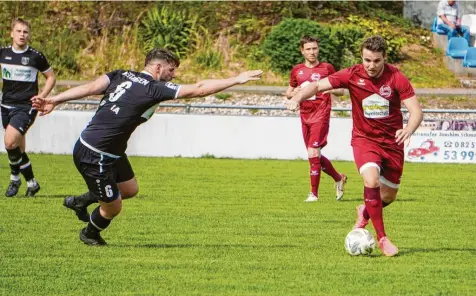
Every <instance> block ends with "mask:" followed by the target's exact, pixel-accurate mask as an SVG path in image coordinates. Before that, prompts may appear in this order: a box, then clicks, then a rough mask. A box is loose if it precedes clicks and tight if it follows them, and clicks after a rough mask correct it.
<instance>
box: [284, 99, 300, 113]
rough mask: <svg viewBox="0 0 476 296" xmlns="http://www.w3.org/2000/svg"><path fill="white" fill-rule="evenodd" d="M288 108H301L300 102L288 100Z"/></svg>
mask: <svg viewBox="0 0 476 296" xmlns="http://www.w3.org/2000/svg"><path fill="white" fill-rule="evenodd" d="M286 109H288V110H290V111H297V110H299V103H298V102H296V101H295V100H293V99H291V100H288V101H287V102H286Z"/></svg>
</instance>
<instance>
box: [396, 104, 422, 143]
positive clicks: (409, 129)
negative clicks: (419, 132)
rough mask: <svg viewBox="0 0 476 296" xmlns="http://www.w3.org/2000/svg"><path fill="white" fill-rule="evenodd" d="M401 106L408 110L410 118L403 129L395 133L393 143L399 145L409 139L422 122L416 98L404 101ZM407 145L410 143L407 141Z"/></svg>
mask: <svg viewBox="0 0 476 296" xmlns="http://www.w3.org/2000/svg"><path fill="white" fill-rule="evenodd" d="M403 104H404V105H405V107H406V108H407V109H408V112H409V113H410V117H409V118H408V123H407V125H406V126H405V128H403V129H399V130H398V131H397V132H396V133H395V142H397V144H399V145H400V144H402V143H404V142H405V141H406V140H409V139H410V137H411V136H412V134H413V133H414V132H415V131H416V129H417V128H418V127H419V126H420V124H421V121H422V120H423V111H422V110H421V106H420V102H419V101H418V99H417V98H416V96H413V97H411V98H408V99H406V100H404V101H403ZM409 143H410V142H409V141H408V142H407V145H408V144H409Z"/></svg>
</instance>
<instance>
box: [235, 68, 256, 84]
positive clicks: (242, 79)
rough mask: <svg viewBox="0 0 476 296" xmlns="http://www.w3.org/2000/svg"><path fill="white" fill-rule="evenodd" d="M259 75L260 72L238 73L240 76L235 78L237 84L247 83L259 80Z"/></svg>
mask: <svg viewBox="0 0 476 296" xmlns="http://www.w3.org/2000/svg"><path fill="white" fill-rule="evenodd" d="M261 74H263V71H261V70H251V71H246V72H243V73H240V75H238V76H236V79H237V80H238V83H239V84H243V83H247V82H248V81H250V80H259V79H260V78H261Z"/></svg>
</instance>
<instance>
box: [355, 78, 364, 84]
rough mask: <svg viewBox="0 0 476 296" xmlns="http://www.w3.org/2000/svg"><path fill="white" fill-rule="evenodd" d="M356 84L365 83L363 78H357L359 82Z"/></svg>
mask: <svg viewBox="0 0 476 296" xmlns="http://www.w3.org/2000/svg"><path fill="white" fill-rule="evenodd" d="M357 84H358V85H365V80H363V79H359V82H357Z"/></svg>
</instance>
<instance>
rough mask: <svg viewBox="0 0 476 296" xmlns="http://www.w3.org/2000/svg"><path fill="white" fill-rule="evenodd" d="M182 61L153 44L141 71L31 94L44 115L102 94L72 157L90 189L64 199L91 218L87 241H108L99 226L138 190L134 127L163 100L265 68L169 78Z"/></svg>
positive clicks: (209, 90)
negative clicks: (178, 80)
mask: <svg viewBox="0 0 476 296" xmlns="http://www.w3.org/2000/svg"><path fill="white" fill-rule="evenodd" d="M179 65H180V61H179V59H178V58H177V57H176V56H175V55H174V54H173V53H171V52H170V51H168V50H166V49H153V50H152V51H150V52H149V53H148V54H147V57H146V59H145V67H144V70H143V71H142V72H135V71H125V70H116V71H113V72H110V73H107V74H105V75H102V76H100V77H99V78H97V79H96V80H95V81H93V82H90V83H88V84H85V85H81V86H78V87H75V88H72V89H69V90H67V91H65V92H63V93H60V94H58V95H55V96H53V97H50V98H41V97H35V98H34V99H33V100H32V101H33V107H34V108H36V109H37V110H38V111H40V112H41V113H40V116H41V115H45V114H48V113H50V112H51V111H53V109H54V107H55V106H56V105H58V104H60V103H63V102H66V101H70V100H74V99H79V98H83V97H85V96H90V95H97V94H104V97H103V98H102V100H101V103H100V106H99V108H98V110H97V111H96V114H95V115H94V117H93V118H92V120H91V122H90V123H89V124H88V126H87V127H86V129H85V130H84V131H83V132H82V133H81V136H80V138H79V140H78V141H77V142H76V145H75V147H74V151H73V158H74V163H75V165H76V168H77V169H78V171H79V172H80V173H81V175H82V176H83V178H84V180H85V181H86V184H87V186H88V189H89V191H88V192H87V193H85V194H83V195H81V196H71V197H67V198H65V200H64V205H65V206H66V207H67V208H70V209H72V210H74V211H75V212H76V215H77V216H78V218H79V219H80V220H82V221H84V222H88V225H87V226H86V227H85V228H83V229H82V230H81V232H80V236H79V238H80V240H81V241H83V242H84V243H85V244H87V245H106V242H105V241H104V239H103V238H102V237H101V235H100V232H101V231H103V230H104V229H106V228H107V227H108V226H109V224H110V223H111V220H112V219H113V218H114V217H115V216H117V215H118V214H119V212H120V211H121V208H122V199H125V198H130V197H133V196H135V195H136V194H137V192H138V186H137V181H136V179H135V178H134V172H133V171H132V167H131V165H130V163H129V161H128V159H127V156H126V154H125V150H126V148H127V141H128V139H129V137H130V136H131V134H132V132H133V131H134V130H135V129H136V127H137V126H139V125H140V124H141V123H143V122H145V121H147V120H148V119H149V118H150V117H151V116H152V115H153V114H154V112H155V110H156V108H157V107H158V104H159V103H160V102H163V101H166V100H173V99H180V98H192V97H200V96H206V95H210V94H214V93H216V92H219V91H221V90H224V89H226V88H228V87H231V86H233V85H236V84H242V83H246V82H248V81H250V80H258V79H259V78H260V76H261V74H262V71H261V70H253V71H247V72H243V73H241V74H239V75H238V76H236V77H230V78H227V79H215V80H203V81H200V82H197V83H196V84H192V85H178V84H174V83H171V82H169V81H170V80H172V79H173V78H174V77H175V69H176V68H177V67H178V66H179ZM96 201H99V204H100V205H99V206H98V207H97V208H95V209H94V210H93V212H92V213H91V215H90V216H89V215H88V212H87V206H88V205H90V204H92V203H94V202H96Z"/></svg>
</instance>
